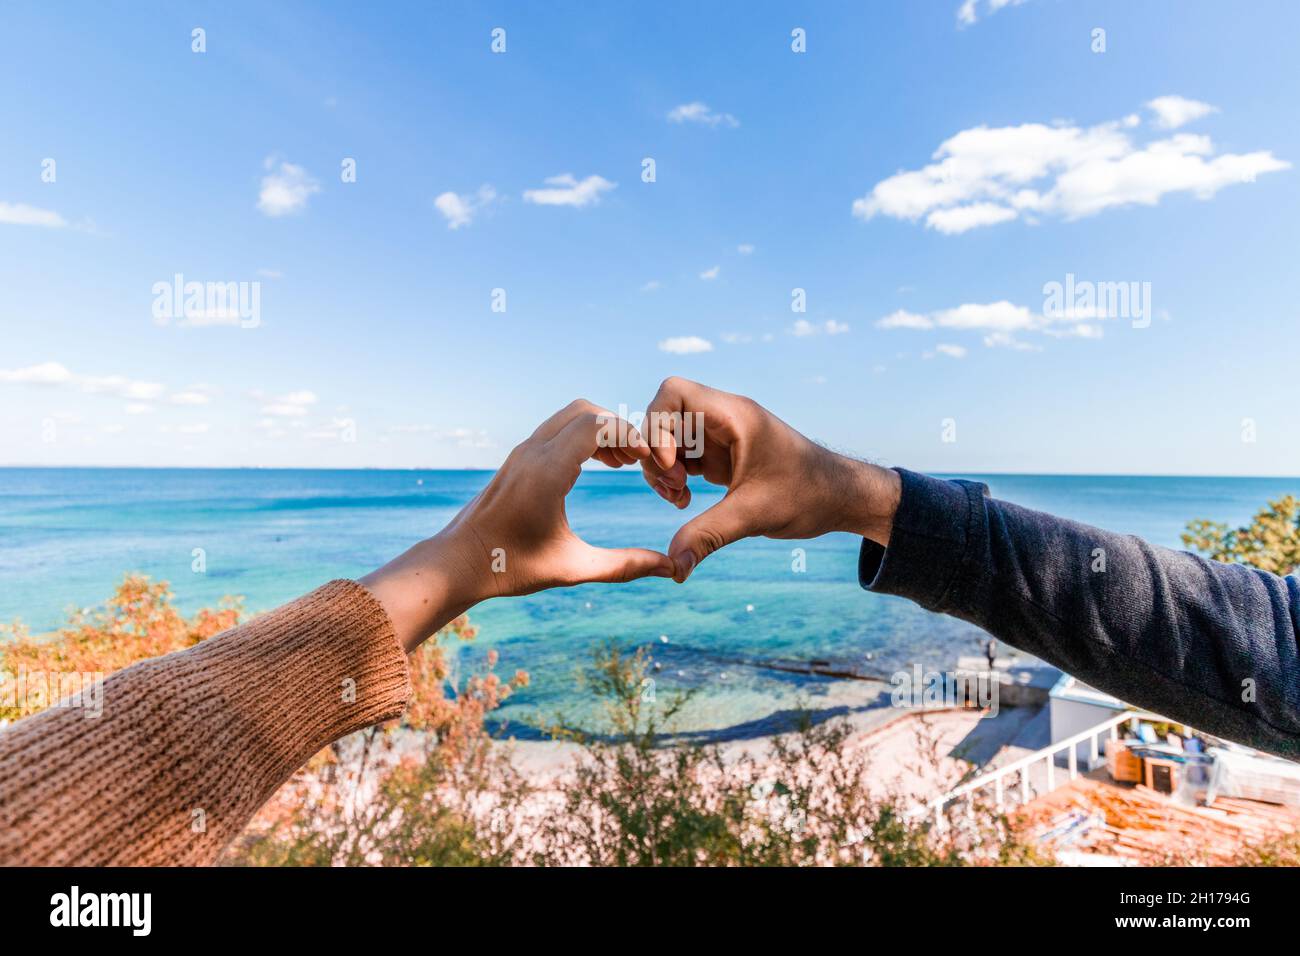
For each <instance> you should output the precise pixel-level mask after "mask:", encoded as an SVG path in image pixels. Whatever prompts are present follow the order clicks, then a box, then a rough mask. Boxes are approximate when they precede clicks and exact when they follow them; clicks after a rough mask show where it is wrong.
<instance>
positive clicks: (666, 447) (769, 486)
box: [642, 378, 1300, 758]
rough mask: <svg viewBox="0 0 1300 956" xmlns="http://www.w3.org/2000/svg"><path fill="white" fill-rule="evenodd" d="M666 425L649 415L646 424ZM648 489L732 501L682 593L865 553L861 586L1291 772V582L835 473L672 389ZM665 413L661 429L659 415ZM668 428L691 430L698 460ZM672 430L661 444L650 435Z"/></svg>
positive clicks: (1294, 582)
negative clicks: (749, 563)
mask: <svg viewBox="0 0 1300 956" xmlns="http://www.w3.org/2000/svg"><path fill="white" fill-rule="evenodd" d="M656 412H658V413H660V414H659V415H657V416H656V415H655V413H656ZM646 413H647V420H648V421H649V422H650V426H649V427H648V428H647V429H646V438H647V439H648V440H649V442H650V444H651V446H652V447H653V449H654V454H653V457H652V458H650V459H645V460H643V461H642V469H643V471H644V474H645V477H646V480H647V481H648V482H649V483H650V485H651V486H652V487H653V488H654V489H655V490H656V491H657V492H658V493H659V494H660V495H661V496H663V497H664V498H665V499H667V500H668V501H670V502H672V503H673V504H675V505H677V506H678V507H681V508H684V507H686V506H687V505H688V504H689V503H690V500H691V491H690V488H689V487H688V486H687V484H686V476H687V475H702V476H703V477H704V479H705V480H706V481H709V482H711V483H713V484H716V485H724V486H726V488H727V494H726V495H725V496H724V497H723V499H722V500H721V501H720V502H718V503H717V504H715V505H714V506H713V507H711V508H709V509H708V510H707V511H704V512H703V513H701V514H699V515H696V516H695V517H694V518H692V519H691V520H690V521H688V522H686V524H684V525H683V526H682V527H681V528H680V529H679V530H678V531H677V533H676V535H675V536H674V537H673V540H672V543H671V544H670V545H669V547H668V553H669V554H670V555H671V556H672V558H673V562H674V566H675V571H674V578H675V580H677V581H685V580H686V578H687V577H688V576H689V575H690V574H691V572H692V571H693V570H694V569H695V567H696V566H697V565H698V564H699V562H700V561H703V560H704V559H705V558H707V557H708V556H709V555H710V554H712V553H713V552H715V551H717V550H718V549H719V548H722V547H724V546H726V545H728V544H730V543H731V542H733V541H738V540H740V539H741V538H746V537H750V536H754V535H762V536H765V537H769V538H814V537H817V536H818V535H823V534H826V533H827V532H830V531H848V532H852V533H854V534H859V535H862V537H863V538H864V539H865V540H864V541H863V542H862V550H861V553H860V555H859V559H858V580H859V582H860V583H861V585H862V587H864V588H866V589H867V590H870V591H876V592H880V593H882V594H896V595H901V596H902V597H906V598H910V599H911V600H913V601H915V602H916V603H918V604H920V605H921V606H922V607H924V608H926V609H928V610H931V611H938V612H940V613H943V614H950V615H952V616H954V617H958V618H961V619H962V620H964V621H969V622H971V623H972V624H976V625H978V626H979V627H981V628H983V629H984V630H985V631H987V632H988V633H989V634H991V635H993V636H994V637H996V638H998V639H999V640H1002V641H1005V642H1006V643H1008V644H1011V645H1012V646H1014V647H1018V648H1020V649H1021V650H1024V651H1028V652H1029V653H1032V654H1034V655H1036V656H1038V657H1040V658H1042V659H1043V660H1045V661H1047V662H1049V663H1051V664H1054V665H1055V666H1057V667H1060V668H1061V669H1062V670H1065V671H1067V672H1069V673H1070V674H1073V675H1074V676H1076V677H1078V678H1080V679H1081V680H1084V681H1087V682H1088V683H1089V684H1091V685H1093V686H1094V687H1096V688H1098V689H1099V690H1102V691H1105V692H1107V693H1109V694H1113V695H1115V696H1116V697H1118V698H1120V699H1121V700H1125V701H1128V702H1130V703H1133V704H1136V705H1138V706H1141V707H1146V708H1149V709H1151V710H1153V711H1156V712H1158V713H1160V714H1163V715H1164V716H1166V717H1169V718H1171V719H1173V720H1176V721H1182V722H1186V723H1187V724H1190V725H1191V726H1193V727H1195V728H1197V729H1198V730H1203V731H1207V732H1209V733H1211V734H1214V735H1216V736H1219V737H1224V738H1227V739H1229V740H1235V741H1240V742H1241V743H1245V744H1249V745H1250V746H1253V747H1258V748H1259V749H1261V750H1267V751H1271V752H1273V753H1277V754H1281V755H1283V756H1287V757H1291V758H1296V757H1300V659H1298V653H1300V649H1298V648H1297V638H1298V635H1300V579H1297V577H1296V576H1295V575H1294V574H1292V575H1288V576H1286V577H1279V576H1277V575H1273V574H1269V573H1267V572H1264V571H1259V570H1256V569H1254V568H1250V567H1246V566H1244V565H1238V564H1222V563H1220V562H1217V561H1208V560H1206V559H1204V558H1200V557H1197V556H1196V555H1193V554H1188V553H1186V552H1182V551H1171V550H1168V549H1165V548H1160V547H1155V546H1153V545H1150V544H1147V543H1146V542H1144V541H1141V540H1140V539H1138V538H1135V537H1132V536H1130V535H1121V534H1114V533H1112V532H1109V531H1102V530H1100V529H1098V528H1092V527H1089V526H1087V525H1084V524H1079V523H1077V522H1074V521H1068V520H1066V519H1064V518H1056V517H1053V516H1052V515H1048V514H1043V513H1042V512H1039V511H1031V510H1029V509H1028V508H1022V507H1019V506H1018V505H1014V504H1010V503H1008V502H1004V501H998V500H996V499H994V498H990V497H989V496H988V488H987V487H986V486H985V485H983V484H981V483H979V482H973V481H943V480H940V479H937V478H930V477H927V476H925V475H920V474H916V473H915V472H911V471H907V470H905V469H902V468H899V469H896V470H890V469H887V468H880V467H878V466H876V465H871V464H868V463H866V462H862V461H857V460H855V459H853V458H847V457H845V456H843V455H837V454H835V453H834V452H832V451H829V450H827V449H825V448H823V447H821V446H820V445H817V444H815V443H814V442H811V441H809V440H808V439H807V438H805V437H804V436H803V435H801V434H799V432H797V431H795V430H794V429H793V428H791V427H790V426H789V425H787V424H786V423H785V422H783V421H781V420H780V419H779V418H777V417H776V416H775V415H773V414H772V413H771V412H769V411H767V410H766V409H764V408H763V407H762V406H760V405H758V404H756V403H755V402H753V401H751V400H750V399H748V398H742V397H740V396H738V395H731V394H729V393H727V392H721V391H717V390H716V389H712V388H708V387H707V386H704V385H698V384H696V383H695V382H690V381H686V380H685V379H680V378H670V379H668V380H667V381H665V382H664V383H663V385H662V386H661V387H660V389H659V393H658V394H657V395H656V396H655V398H654V401H653V402H652V403H651V405H650V407H649V408H648V409H647V410H646ZM664 413H668V414H667V415H665V414H664ZM671 413H677V414H678V415H683V416H684V415H686V414H688V413H702V414H703V416H704V422H705V428H704V441H703V444H702V452H701V454H699V455H698V457H686V456H679V455H678V454H677V448H676V441H675V438H674V434H673V430H672V428H671ZM664 421H668V422H669V425H670V427H667V428H665V427H663V426H662V424H660V425H659V427H656V425H657V424H659V423H662V422H664Z"/></svg>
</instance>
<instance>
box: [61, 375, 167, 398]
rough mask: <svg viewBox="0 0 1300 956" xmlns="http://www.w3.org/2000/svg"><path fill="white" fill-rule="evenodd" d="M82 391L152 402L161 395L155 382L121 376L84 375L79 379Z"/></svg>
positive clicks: (158, 385) (159, 387)
mask: <svg viewBox="0 0 1300 956" xmlns="http://www.w3.org/2000/svg"><path fill="white" fill-rule="evenodd" d="M79 381H80V383H81V387H82V389H83V390H84V391H87V392H93V393H101V394H108V395H116V396H119V397H121V398H131V399H137V400H140V401H153V400H154V399H156V398H158V397H159V396H160V395H162V393H163V386H162V385H160V384H159V383H157V382H141V381H137V380H135V379H129V378H126V377H124V376H122V375H84V376H80V377H79Z"/></svg>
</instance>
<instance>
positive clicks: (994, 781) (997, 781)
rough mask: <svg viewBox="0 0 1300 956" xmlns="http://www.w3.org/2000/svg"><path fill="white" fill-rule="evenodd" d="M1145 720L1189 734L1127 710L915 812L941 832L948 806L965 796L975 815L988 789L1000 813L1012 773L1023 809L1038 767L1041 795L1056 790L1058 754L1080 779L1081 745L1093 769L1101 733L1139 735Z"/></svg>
mask: <svg viewBox="0 0 1300 956" xmlns="http://www.w3.org/2000/svg"><path fill="white" fill-rule="evenodd" d="M1144 720H1145V721H1154V722H1158V723H1165V724H1173V725H1174V726H1175V727H1182V729H1183V731H1184V733H1186V732H1187V731H1188V728H1187V726H1186V725H1183V724H1180V723H1179V722H1178V721H1171V720H1167V719H1166V718H1164V717H1161V716H1159V715H1158V714H1152V713H1147V712H1146V711H1136V710H1128V711H1124V712H1123V713H1120V714H1116V715H1115V716H1114V717H1110V718H1108V719H1106V720H1103V721H1102V722H1101V723H1099V724H1098V725H1097V726H1095V727H1090V728H1089V729H1087V730H1085V731H1083V732H1081V733H1077V734H1075V735H1074V736H1073V737H1067V738H1066V739H1065V740H1058V741H1057V742H1056V743H1054V744H1050V745H1049V746H1047V747H1044V748H1043V749H1042V750H1036V751H1034V752H1033V753H1031V754H1029V755H1028V756H1025V757H1021V758H1020V759H1019V760H1013V761H1012V762H1011V763H1009V764H1007V765H1006V766H1004V767H998V768H997V769H995V770H990V771H989V772H987V773H982V774H980V775H979V776H978V777H975V778H974V779H973V780H969V781H967V782H966V783H963V784H962V785H961V786H959V787H954V788H953V789H952V790H949V791H948V792H947V793H945V794H944V795H943V796H941V797H937V798H935V799H934V800H931V801H930V802H929V803H927V804H925V805H924V806H922V807H918V808H917V809H916V811H915V813H916V815H917V816H921V815H923V814H931V815H933V816H934V824H935V826H936V827H937V828H938V829H940V830H942V829H943V828H944V827H945V826H947V822H948V821H947V818H946V817H945V816H944V809H945V808H946V807H947V806H948V805H949V804H951V803H955V802H957V801H958V800H961V799H962V798H963V797H964V798H966V812H967V814H973V813H974V812H975V799H974V798H975V794H977V793H979V792H980V791H982V790H985V789H987V788H988V787H992V788H993V803H994V805H995V806H996V807H997V808H998V809H999V810H1001V809H1002V808H1003V807H1005V806H1006V791H1007V784H1006V780H1007V777H1009V776H1012V775H1013V774H1019V778H1020V779H1019V790H1020V804H1021V805H1022V806H1023V805H1024V804H1026V803H1028V802H1029V799H1030V797H1029V771H1030V769H1031V768H1032V767H1033V766H1034V765H1035V764H1038V763H1040V762H1041V763H1043V764H1044V765H1045V767H1046V769H1047V787H1046V789H1045V790H1043V791H1042V793H1050V792H1051V791H1052V790H1055V789H1056V785H1057V772H1056V770H1057V768H1056V755H1057V754H1059V753H1060V752H1061V751H1062V750H1065V751H1068V752H1069V753H1068V757H1067V758H1066V772H1067V773H1068V775H1069V777H1068V779H1069V780H1074V779H1075V778H1077V777H1078V776H1079V745H1080V744H1083V743H1087V744H1088V754H1089V757H1088V767H1089V769H1091V768H1092V767H1093V766H1095V765H1096V763H1097V760H1098V757H1099V756H1100V754H1099V751H1098V747H1097V739H1098V738H1099V737H1100V736H1101V735H1102V734H1106V735H1107V738H1108V739H1109V740H1118V739H1119V729H1118V728H1119V726H1120V724H1124V723H1127V724H1129V725H1130V726H1131V727H1132V728H1133V732H1134V733H1136V732H1137V729H1138V724H1140V723H1141V722H1142V721H1144ZM1034 795H1035V796H1041V795H1042V794H1041V793H1035V794H1034Z"/></svg>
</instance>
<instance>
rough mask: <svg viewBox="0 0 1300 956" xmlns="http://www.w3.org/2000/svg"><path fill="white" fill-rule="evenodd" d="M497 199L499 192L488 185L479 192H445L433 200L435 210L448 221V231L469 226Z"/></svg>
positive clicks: (479, 189)
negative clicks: (459, 193) (461, 193)
mask: <svg viewBox="0 0 1300 956" xmlns="http://www.w3.org/2000/svg"><path fill="white" fill-rule="evenodd" d="M496 199H497V191H496V190H495V189H493V188H492V187H491V186H490V185H488V184H487V183H484V184H483V185H482V186H480V187H479V188H478V192H474V193H466V194H464V195H457V194H456V193H453V192H445V193H442V194H441V195H439V196H438V197H437V198H435V199H434V200H433V205H434V208H435V209H437V210H438V212H440V213H442V216H443V218H444V219H446V220H447V228H448V229H459V228H460V227H461V226H468V225H469V224H470V223H471V222H473V221H474V217H475V216H476V215H478V213H479V212H480V211H482V210H484V209H486V208H487V207H488V206H490V205H492V203H493V202H495V201H496Z"/></svg>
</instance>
